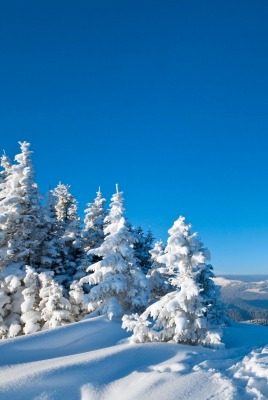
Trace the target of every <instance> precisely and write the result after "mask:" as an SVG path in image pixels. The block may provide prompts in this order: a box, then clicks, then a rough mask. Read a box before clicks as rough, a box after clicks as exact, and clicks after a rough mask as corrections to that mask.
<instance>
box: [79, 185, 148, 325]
mask: <svg viewBox="0 0 268 400" xmlns="http://www.w3.org/2000/svg"><path fill="white" fill-rule="evenodd" d="M110 207H111V208H110V212H109V214H108V215H107V217H106V218H105V220H104V222H105V223H106V224H107V226H106V228H105V229H104V233H105V239H104V242H103V243H102V245H101V246H100V247H99V248H96V249H93V250H90V252H91V253H92V254H94V255H97V256H99V257H102V260H101V261H99V262H97V263H95V264H93V265H91V266H89V268H88V272H92V273H91V274H90V275H88V276H86V277H84V278H82V279H81V280H80V284H84V283H88V284H89V285H92V288H91V290H90V292H89V294H88V310H89V312H91V313H92V314H91V315H92V316H93V315H98V314H106V315H108V317H109V318H110V319H111V318H113V317H115V316H119V315H121V314H122V313H123V312H126V311H129V310H133V311H135V310H136V311H139V310H142V309H143V308H144V307H145V305H146V302H147V299H148V287H147V285H148V282H147V279H146V277H145V275H144V274H143V272H142V271H141V269H140V268H139V266H138V260H137V259H136V257H135V254H134V249H133V247H134V243H135V241H136V240H137V239H136V238H135V235H133V233H131V232H130V231H129V229H128V227H127V224H126V220H125V218H124V217H123V213H124V207H123V193H122V192H119V191H118V187H117V186H116V193H115V194H114V195H113V196H112V199H111V205H110Z"/></svg>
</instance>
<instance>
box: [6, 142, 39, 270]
mask: <svg viewBox="0 0 268 400" xmlns="http://www.w3.org/2000/svg"><path fill="white" fill-rule="evenodd" d="M29 146H30V145H29V143H27V142H20V147H21V153H20V154H18V155H17V156H16V157H15V160H16V161H17V163H16V164H14V165H12V166H10V164H9V162H8V161H7V160H3V157H2V165H4V168H6V177H5V182H4V183H3V184H2V190H1V195H0V271H4V270H5V269H7V271H6V274H8V273H11V274H12V273H16V274H18V273H19V271H18V269H21V268H23V267H24V266H25V265H26V264H30V265H36V264H38V262H39V260H38V258H39V248H40V244H41V242H42V240H43V229H42V223H43V220H42V218H43V213H42V206H41V204H40V195H39V191H38V187H37V184H36V182H35V180H34V170H33V166H32V161H31V151H30V150H29Z"/></svg>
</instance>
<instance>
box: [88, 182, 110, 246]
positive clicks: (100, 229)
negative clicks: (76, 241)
mask: <svg viewBox="0 0 268 400" xmlns="http://www.w3.org/2000/svg"><path fill="white" fill-rule="evenodd" d="M96 194H97V196H96V197H95V199H94V202H93V203H88V204H87V208H86V210H85V219H84V224H85V226H84V229H83V238H84V246H85V249H86V251H88V250H91V249H95V248H97V247H100V246H101V245H102V243H103V241H104V219H105V217H106V216H107V211H106V209H105V207H104V205H105V202H106V200H105V199H104V198H103V197H102V193H101V190H100V188H99V190H98V191H97V193H96Z"/></svg>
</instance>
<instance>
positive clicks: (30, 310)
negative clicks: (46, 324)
mask: <svg viewBox="0 0 268 400" xmlns="http://www.w3.org/2000/svg"><path fill="white" fill-rule="evenodd" d="M23 283H24V289H23V291H22V296H23V302H22V304H21V318H20V319H21V322H22V324H23V333H24V334H25V335H28V334H29V333H34V332H37V331H39V330H40V320H41V314H40V311H39V303H40V297H39V281H38V274H37V272H35V270H34V269H33V268H31V267H29V266H26V276H25V278H24V280H23Z"/></svg>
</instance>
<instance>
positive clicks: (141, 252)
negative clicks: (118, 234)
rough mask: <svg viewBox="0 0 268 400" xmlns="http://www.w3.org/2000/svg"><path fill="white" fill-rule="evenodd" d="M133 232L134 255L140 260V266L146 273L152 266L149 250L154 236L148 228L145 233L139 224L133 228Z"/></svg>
mask: <svg viewBox="0 0 268 400" xmlns="http://www.w3.org/2000/svg"><path fill="white" fill-rule="evenodd" d="M133 233H134V235H135V236H136V243H135V244H134V251H135V256H136V257H137V258H138V260H139V261H140V267H141V269H142V271H143V272H144V274H145V275H146V274H147V273H148V270H149V269H150V268H151V266H152V263H151V255H150V250H152V244H153V241H154V237H153V234H152V231H151V230H150V229H149V230H148V232H147V234H146V235H145V234H144V232H143V229H142V227H141V226H138V228H136V229H135V228H133Z"/></svg>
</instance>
